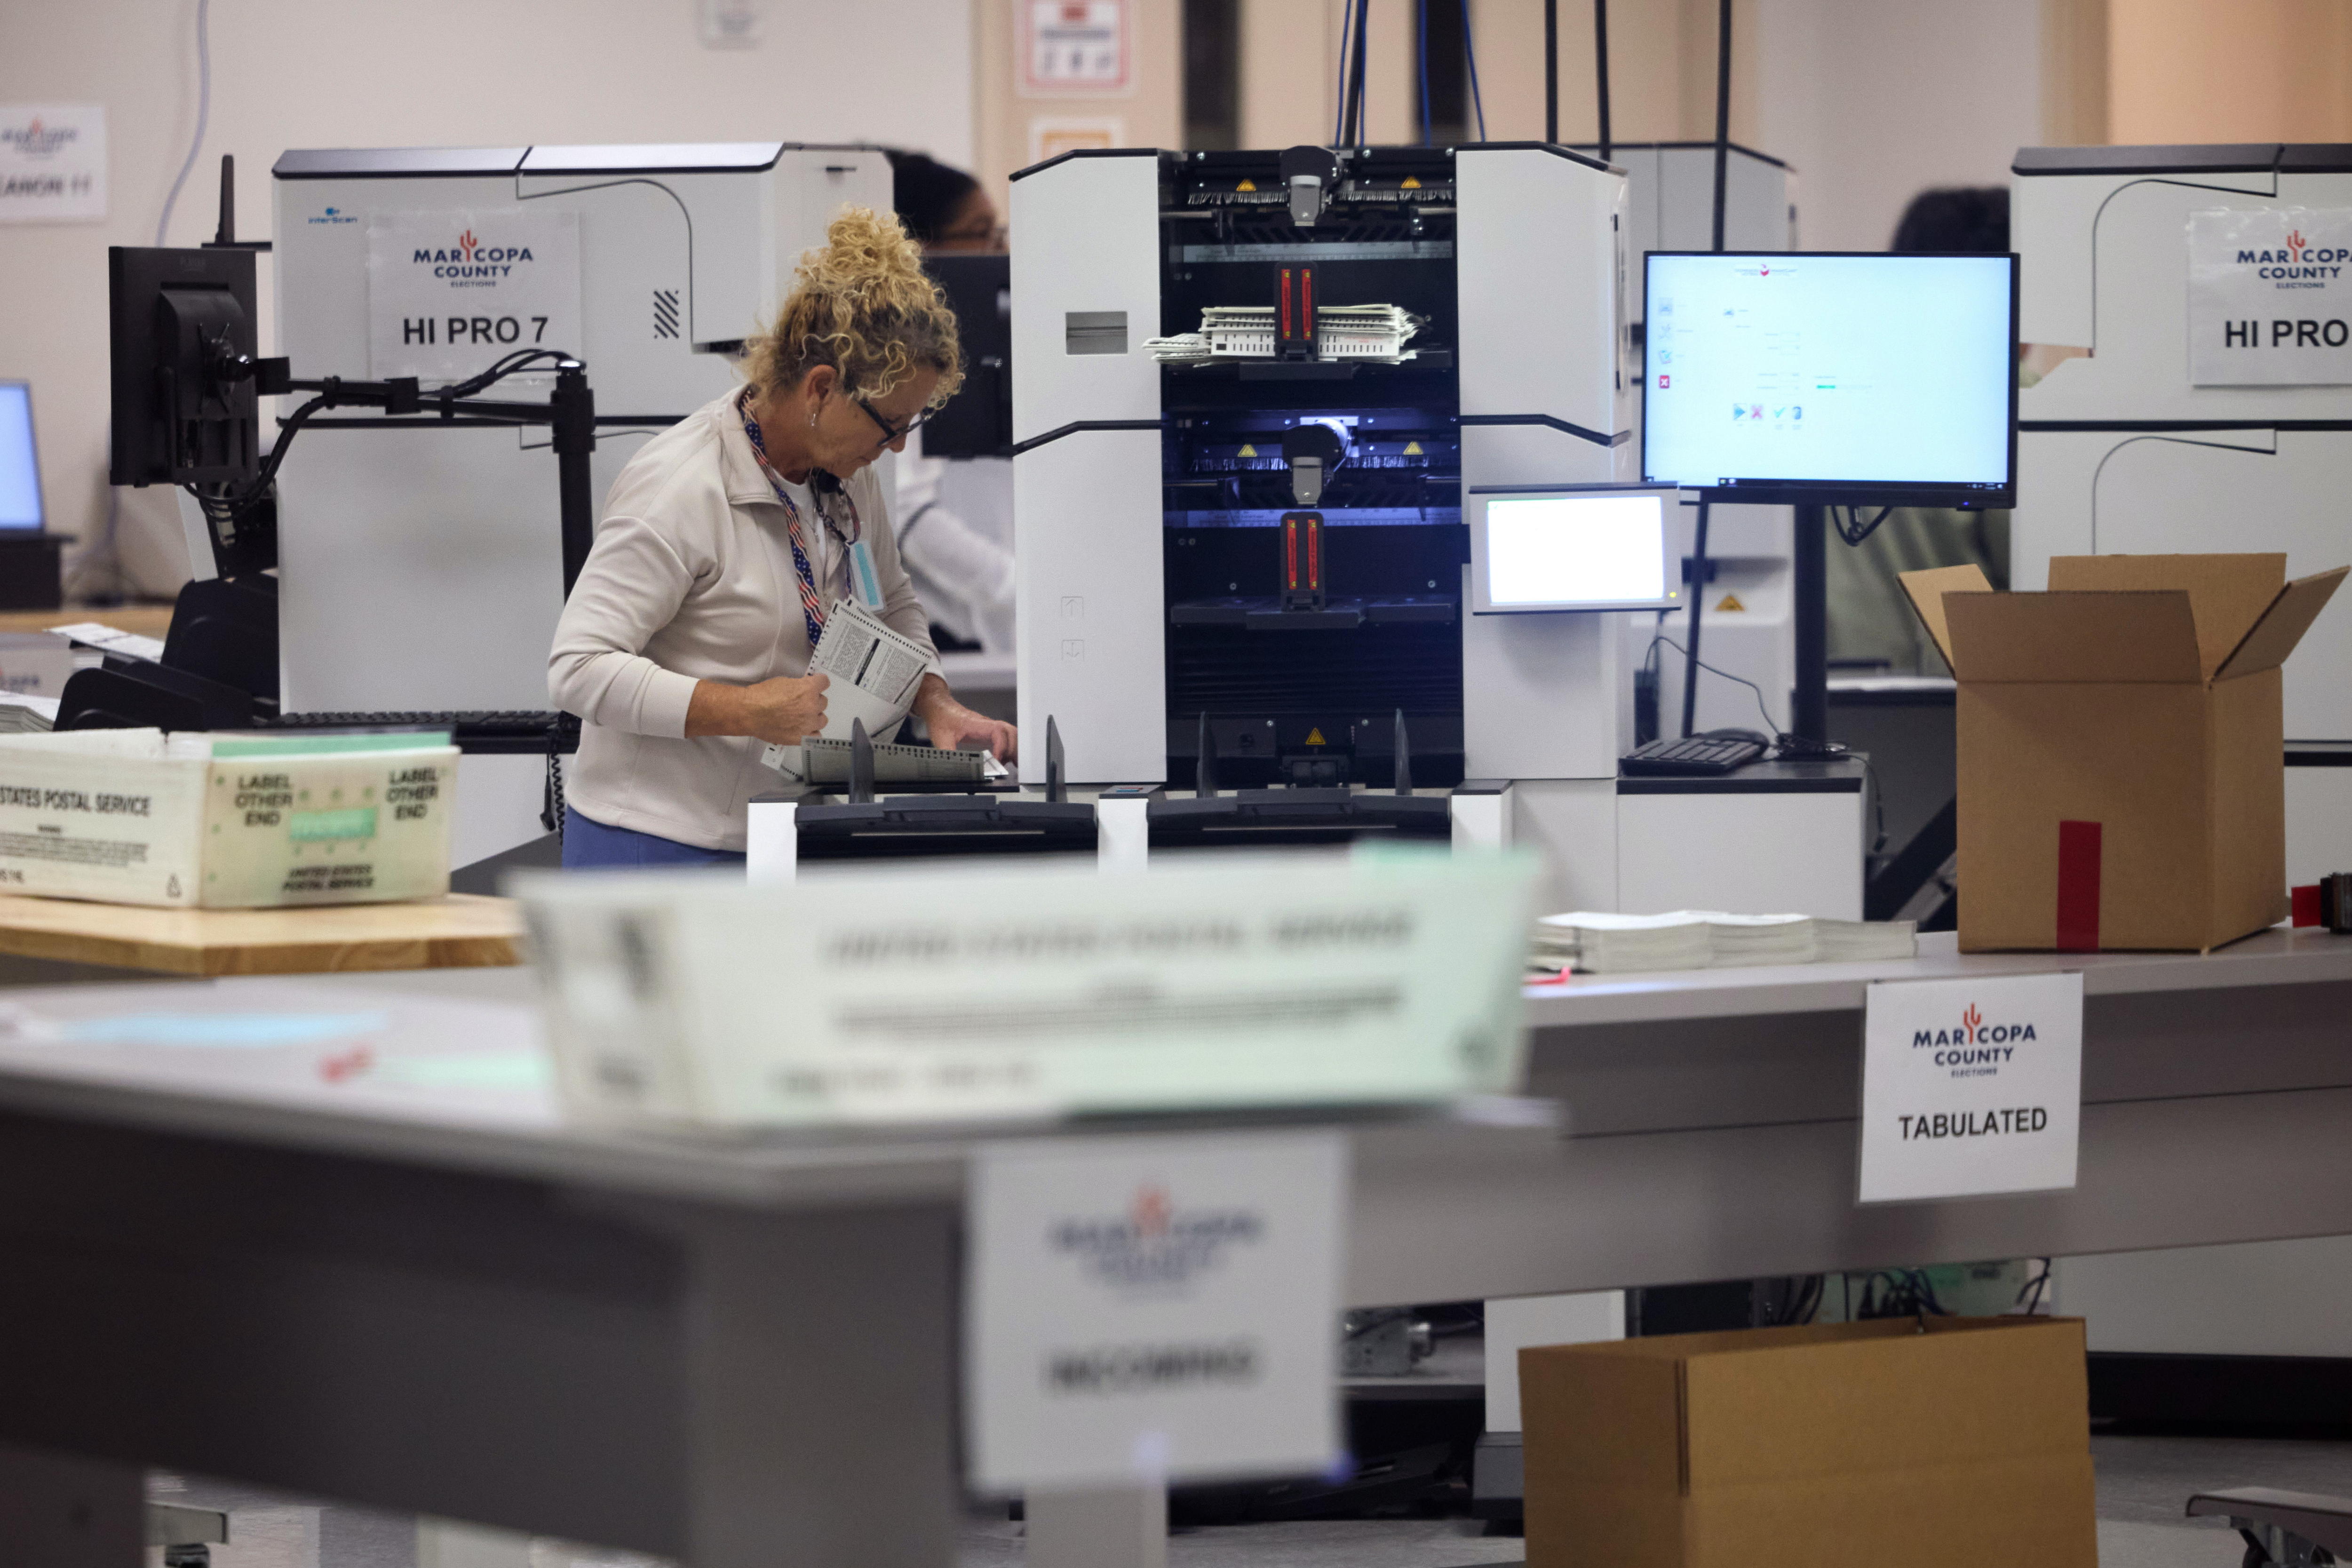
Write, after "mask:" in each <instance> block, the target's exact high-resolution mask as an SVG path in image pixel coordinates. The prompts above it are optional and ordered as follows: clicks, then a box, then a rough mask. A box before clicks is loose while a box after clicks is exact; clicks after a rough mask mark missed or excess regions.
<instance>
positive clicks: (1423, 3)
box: [1413, 0, 1429, 147]
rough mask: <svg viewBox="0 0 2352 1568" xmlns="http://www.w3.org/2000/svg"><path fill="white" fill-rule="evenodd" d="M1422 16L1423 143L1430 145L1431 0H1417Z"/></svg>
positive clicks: (1415, 6)
mask: <svg viewBox="0 0 2352 1568" xmlns="http://www.w3.org/2000/svg"><path fill="white" fill-rule="evenodd" d="M1413 9H1414V10H1415V11H1416V12H1418V13H1419V15H1420V17H1421V144H1422V145H1423V146H1424V147H1426V146H1428V145H1429V0H1415V3H1414V5H1413Z"/></svg>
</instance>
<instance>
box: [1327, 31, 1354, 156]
mask: <svg viewBox="0 0 2352 1568" xmlns="http://www.w3.org/2000/svg"><path fill="white" fill-rule="evenodd" d="M1355 20H1356V8H1355V7H1354V6H1353V5H1341V6H1340V7H1339V108H1338V110H1336V111H1335V112H1334V114H1333V115H1332V119H1331V144H1332V145H1333V146H1335V147H1345V146H1346V145H1347V144H1348V44H1349V38H1350V37H1352V36H1353V33H1354V23H1355Z"/></svg>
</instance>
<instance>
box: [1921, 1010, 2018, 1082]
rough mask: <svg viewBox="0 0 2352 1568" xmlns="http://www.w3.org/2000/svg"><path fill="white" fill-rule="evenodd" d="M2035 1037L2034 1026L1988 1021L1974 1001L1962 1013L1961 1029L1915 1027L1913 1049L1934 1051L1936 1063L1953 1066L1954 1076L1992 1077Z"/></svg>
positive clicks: (1948, 1066) (1940, 1066)
mask: <svg viewBox="0 0 2352 1568" xmlns="http://www.w3.org/2000/svg"><path fill="white" fill-rule="evenodd" d="M2033 1037H2034V1034H2033V1026H2032V1024H2031V1023H2023V1024H1988V1023H1986V1022H1985V1021H1984V1014H1983V1013H1982V1012H1980V1011H1979V1010H1978V1007H1977V1005H1976V1004H1975V1003H1973V1002H1971V1003H1969V1005H1968V1006H1967V1007H1966V1008H1965V1009H1963V1010H1962V1011H1961V1013H1960V1026H1959V1027H1958V1028H1957V1029H1914V1030H1912V1031H1911V1048H1912V1049H1913V1050H1915V1051H1929V1050H1931V1051H1934V1052H1935V1053H1936V1058H1935V1060H1936V1065H1937V1067H1939V1068H1951V1069H1952V1076H1953V1077H1954V1078H1992V1077H1995V1076H1997V1075H1998V1074H1999V1073H2000V1069H2001V1066H2002V1064H2003V1063H2005V1062H2007V1061H2009V1060H2010V1058H2012V1057H2014V1056H2016V1054H2017V1047H2019V1046H2020V1045H2021V1044H2023V1043H2024V1042H2025V1041H2027V1040H2031V1039H2032V1038H2033Z"/></svg>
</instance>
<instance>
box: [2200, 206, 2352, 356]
mask: <svg viewBox="0 0 2352 1568" xmlns="http://www.w3.org/2000/svg"><path fill="white" fill-rule="evenodd" d="M2189 382H2190V383H2191V384H2193V385H2197V386H2336V385H2347V384H2352V209H2347V208H2343V207H2326V208H2323V207H2260V208H2255V209H2252V210H2250V211H2227V210H2222V211H2209V212H2195V213H2190V214H2189Z"/></svg>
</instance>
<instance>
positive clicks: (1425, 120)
mask: <svg viewBox="0 0 2352 1568" xmlns="http://www.w3.org/2000/svg"><path fill="white" fill-rule="evenodd" d="M1464 3H1465V4H1467V3H1468V0H1464ZM1413 15H1414V16H1415V17H1416V18H1417V19H1418V20H1419V22H1420V24H1421V49H1420V53H1421V144H1422V145H1423V146H1424V147H1426V146H1428V145H1429V0H1415V3H1414V5H1413Z"/></svg>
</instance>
